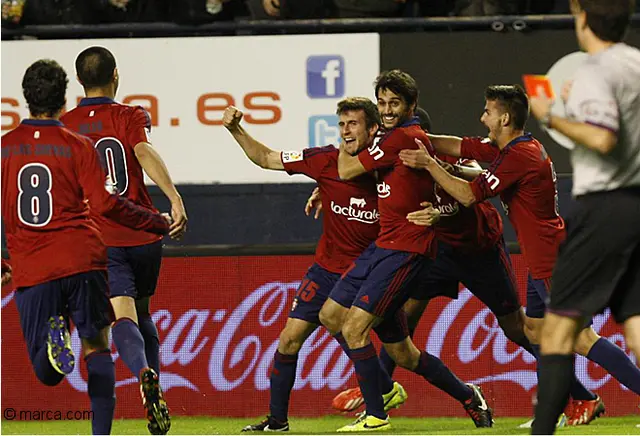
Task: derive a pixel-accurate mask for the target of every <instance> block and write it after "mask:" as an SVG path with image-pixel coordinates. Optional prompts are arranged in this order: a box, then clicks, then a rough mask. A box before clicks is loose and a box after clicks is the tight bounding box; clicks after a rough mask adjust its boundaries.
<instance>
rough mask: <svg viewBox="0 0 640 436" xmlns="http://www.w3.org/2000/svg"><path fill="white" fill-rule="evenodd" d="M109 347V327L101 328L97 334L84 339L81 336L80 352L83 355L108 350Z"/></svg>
mask: <svg viewBox="0 0 640 436" xmlns="http://www.w3.org/2000/svg"><path fill="white" fill-rule="evenodd" d="M108 349H110V347H109V328H108V327H107V328H104V329H102V330H101V331H100V332H99V333H98V335H97V336H95V337H93V338H90V339H85V338H82V352H83V354H84V356H85V357H86V356H88V355H89V354H91V353H95V352H101V351H103V350H108Z"/></svg>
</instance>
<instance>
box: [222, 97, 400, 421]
mask: <svg viewBox="0 0 640 436" xmlns="http://www.w3.org/2000/svg"><path fill="white" fill-rule="evenodd" d="M336 113H337V114H338V116H339V126H340V136H341V138H342V145H341V146H340V147H341V149H342V150H344V151H345V152H346V153H349V154H351V155H355V154H357V153H358V152H359V151H361V150H363V149H364V148H366V147H368V146H370V145H371V144H372V143H373V138H374V136H375V133H376V131H377V130H378V127H379V125H380V117H379V115H378V110H377V108H376V106H375V104H374V103H373V102H372V101H371V100H369V99H366V98H357V97H355V98H347V99H345V100H342V101H340V102H339V103H338V108H337V111H336ZM242 116H243V114H242V112H241V111H239V110H238V109H237V108H235V107H232V106H231V107H228V108H227V109H226V110H225V113H224V118H223V122H224V125H225V127H226V128H227V129H228V130H229V132H230V133H231V134H232V135H233V137H234V139H235V140H236V141H237V142H238V144H239V145H240V146H241V147H242V149H243V151H244V152H245V154H246V155H247V157H248V158H249V159H250V160H251V161H252V162H253V163H255V164H256V165H258V166H259V167H261V168H264V169H270V170H279V171H287V173H289V174H305V175H306V176H308V177H310V178H312V179H314V180H315V181H316V182H317V183H318V186H319V189H320V192H321V195H322V201H323V203H324V204H325V205H326V209H327V210H328V212H327V213H326V214H325V215H324V217H323V233H322V236H321V237H320V241H319V243H318V248H317V250H316V256H315V263H314V264H313V265H312V266H311V268H309V270H308V271H307V274H306V275H305V277H304V279H303V280H302V283H301V285H300V288H299V289H298V291H297V292H296V296H295V299H294V302H293V307H292V309H291V312H290V313H289V318H288V319H287V324H286V325H285V327H284V329H283V330H282V332H281V333H280V341H279V343H278V350H277V351H276V354H275V358H274V364H273V371H272V373H271V379H270V387H271V391H270V393H271V401H270V413H269V416H267V419H266V420H264V421H262V422H261V423H258V424H255V425H248V426H247V427H245V428H244V429H243V431H287V430H288V429H289V424H288V417H287V414H288V409H289V397H290V395H291V389H292V388H293V384H294V382H295V375H296V365H297V361H298V352H299V351H300V348H301V347H302V345H303V343H304V341H305V340H306V339H307V338H308V337H309V335H310V334H311V333H312V332H313V331H314V330H315V329H316V328H317V327H318V325H319V324H320V320H319V318H318V314H319V312H320V309H321V307H322V305H323V304H324V302H325V301H326V299H327V297H328V296H329V292H330V291H331V289H332V288H333V286H334V284H335V283H336V282H337V281H338V280H339V279H340V275H341V274H343V273H344V272H345V271H346V269H347V268H348V267H349V265H350V264H351V262H352V261H353V259H355V258H356V257H357V256H358V255H359V254H360V253H361V252H362V251H363V250H364V249H365V248H366V247H367V246H369V244H370V243H371V242H372V241H373V240H374V239H375V238H376V236H377V235H378V230H379V228H380V226H379V222H378V221H379V213H378V210H377V197H376V184H375V179H374V178H373V177H371V176H370V175H363V176H362V177H358V178H356V179H354V180H352V181H342V180H340V178H339V177H338V153H339V152H338V149H337V148H335V147H334V146H332V145H329V146H326V147H319V148H309V149H305V150H303V151H284V152H279V151H275V150H272V149H270V148H269V147H267V146H266V145H264V144H262V143H261V142H259V141H257V140H256V139H254V138H253V137H251V135H249V133H247V131H246V130H244V128H243V127H242V125H241V124H240V121H241V120H242ZM399 389H401V387H399ZM399 399H400V398H399V397H398V398H396V400H395V401H394V404H390V405H389V406H390V407H395V406H397V405H399V404H398V400H399ZM403 401H404V400H403Z"/></svg>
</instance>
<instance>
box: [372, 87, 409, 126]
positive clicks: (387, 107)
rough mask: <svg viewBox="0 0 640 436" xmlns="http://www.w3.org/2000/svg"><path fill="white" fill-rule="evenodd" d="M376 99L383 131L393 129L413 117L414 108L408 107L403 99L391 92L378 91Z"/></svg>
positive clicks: (384, 89) (387, 90)
mask: <svg viewBox="0 0 640 436" xmlns="http://www.w3.org/2000/svg"><path fill="white" fill-rule="evenodd" d="M377 98H378V111H379V112H380V117H381V118H382V125H383V126H384V128H385V129H393V128H394V127H396V126H398V125H400V124H402V123H404V122H405V121H407V120H408V119H409V118H411V117H412V116H413V110H414V107H412V106H409V105H408V104H407V102H406V101H405V99H403V98H402V97H401V96H400V95H398V94H395V93H394V92H393V91H391V90H389V89H386V88H383V89H380V90H378V95H377Z"/></svg>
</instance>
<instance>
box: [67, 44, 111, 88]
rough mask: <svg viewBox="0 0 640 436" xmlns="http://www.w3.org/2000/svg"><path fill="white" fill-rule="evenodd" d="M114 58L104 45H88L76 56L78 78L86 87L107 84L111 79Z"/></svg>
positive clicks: (97, 86)
mask: <svg viewBox="0 0 640 436" xmlns="http://www.w3.org/2000/svg"><path fill="white" fill-rule="evenodd" d="M115 69H116V58H115V57H113V54H111V52H110V51H109V50H107V49H106V48H104V47H98V46H94V47H89V48H87V49H85V50H83V51H82V53H80V54H79V55H78V57H77V58H76V73H77V74H78V79H80V82H81V83H82V86H84V87H85V88H87V89H92V88H101V87H103V86H107V85H108V84H109V83H111V81H112V80H113V71H114V70H115Z"/></svg>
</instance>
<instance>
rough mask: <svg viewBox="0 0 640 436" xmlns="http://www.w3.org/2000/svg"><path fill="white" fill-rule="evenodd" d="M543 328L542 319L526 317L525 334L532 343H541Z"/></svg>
mask: <svg viewBox="0 0 640 436" xmlns="http://www.w3.org/2000/svg"><path fill="white" fill-rule="evenodd" d="M541 328H542V319H538V318H529V317H528V316H527V317H525V319H524V334H525V336H526V337H527V339H529V342H531V343H532V344H539V343H540V330H541Z"/></svg>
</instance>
